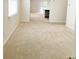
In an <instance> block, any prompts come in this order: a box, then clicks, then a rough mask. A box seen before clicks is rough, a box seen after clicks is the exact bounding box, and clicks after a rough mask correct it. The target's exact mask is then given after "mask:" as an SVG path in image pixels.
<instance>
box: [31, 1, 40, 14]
mask: <svg viewBox="0 0 79 59" xmlns="http://www.w3.org/2000/svg"><path fill="white" fill-rule="evenodd" d="M40 1H41V0H30V8H31V9H30V12H31V13H35V12H40Z"/></svg>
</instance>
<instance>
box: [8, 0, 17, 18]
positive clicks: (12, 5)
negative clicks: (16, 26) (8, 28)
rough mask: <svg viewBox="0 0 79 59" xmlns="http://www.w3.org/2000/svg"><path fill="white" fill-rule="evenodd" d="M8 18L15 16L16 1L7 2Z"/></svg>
mask: <svg viewBox="0 0 79 59" xmlns="http://www.w3.org/2000/svg"><path fill="white" fill-rule="evenodd" d="M8 1H9V2H8V6H9V7H8V16H9V17H10V16H13V15H15V14H17V0H8Z"/></svg>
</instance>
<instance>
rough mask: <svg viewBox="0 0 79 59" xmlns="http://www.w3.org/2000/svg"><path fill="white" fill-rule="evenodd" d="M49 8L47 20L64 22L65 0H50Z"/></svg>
mask: <svg viewBox="0 0 79 59" xmlns="http://www.w3.org/2000/svg"><path fill="white" fill-rule="evenodd" d="M49 9H50V18H49V22H57V23H59V22H60V23H65V21H66V11H67V0H50V2H49Z"/></svg>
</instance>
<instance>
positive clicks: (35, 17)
mask: <svg viewBox="0 0 79 59" xmlns="http://www.w3.org/2000/svg"><path fill="white" fill-rule="evenodd" d="M30 21H32V22H48V21H49V19H46V18H45V16H44V13H40V12H37V13H31V16H30Z"/></svg>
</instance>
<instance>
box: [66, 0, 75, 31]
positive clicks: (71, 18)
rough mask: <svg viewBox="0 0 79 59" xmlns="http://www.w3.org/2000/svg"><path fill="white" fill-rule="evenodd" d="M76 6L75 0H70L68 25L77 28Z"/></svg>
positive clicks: (73, 28)
mask: <svg viewBox="0 0 79 59" xmlns="http://www.w3.org/2000/svg"><path fill="white" fill-rule="evenodd" d="M75 9H76V7H75V0H68V8H67V21H66V26H67V27H69V28H70V29H72V30H73V31H74V30H75V21H76V10H75Z"/></svg>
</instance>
